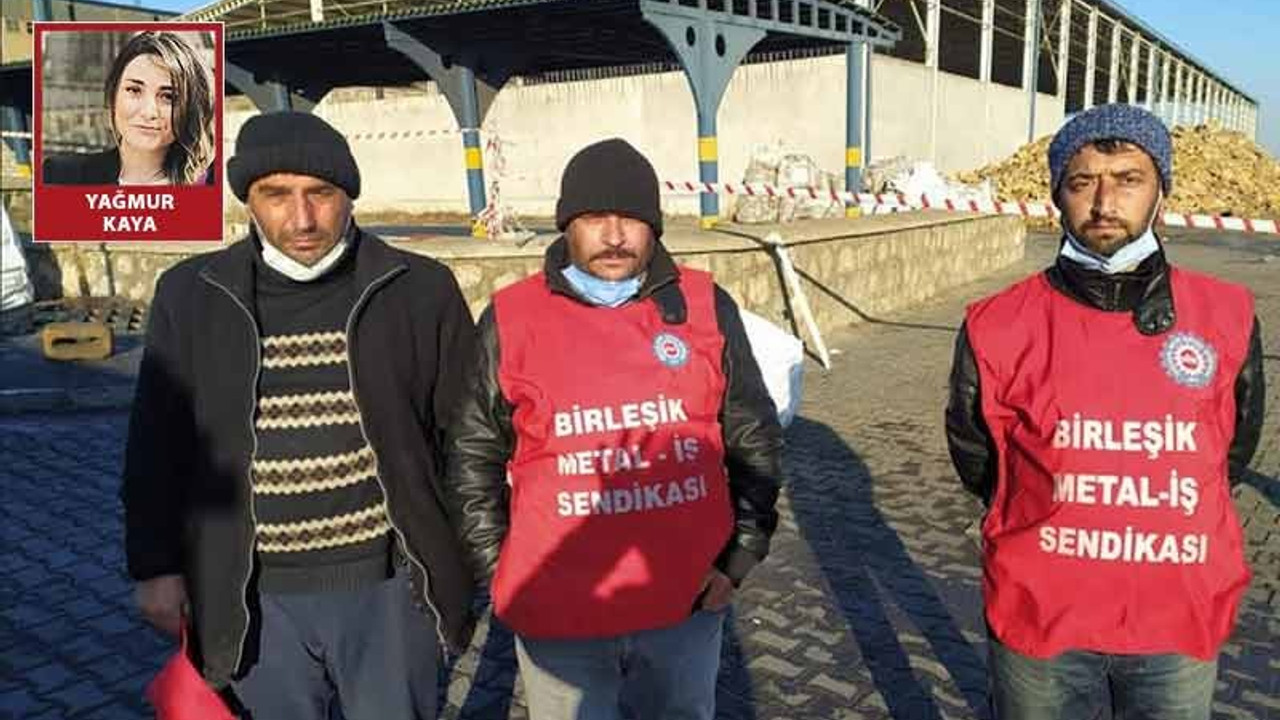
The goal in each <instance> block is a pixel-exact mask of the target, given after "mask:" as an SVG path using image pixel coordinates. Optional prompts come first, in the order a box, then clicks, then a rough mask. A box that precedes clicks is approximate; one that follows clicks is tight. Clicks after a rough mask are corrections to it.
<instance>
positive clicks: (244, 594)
mask: <svg viewBox="0 0 1280 720" xmlns="http://www.w3.org/2000/svg"><path fill="white" fill-rule="evenodd" d="M201 277H202V278H204V280H205V282H207V283H209V284H211V285H213V286H214V287H216V288H218V289H219V290H221V291H222V292H224V293H226V294H227V295H228V296H229V297H230V298H231V300H232V301H233V302H235V304H236V306H237V307H239V308H240V309H241V310H243V311H244V314H245V317H247V318H248V319H249V327H250V329H252V330H253V386H252V388H251V389H250V390H249V398H250V400H251V402H250V403H249V436H250V437H252V438H253V451H252V452H250V453H249V466H248V467H247V468H245V479H246V480H247V481H248V485H249V487H248V490H249V524H250V526H251V529H252V532H251V533H250V536H249V564H248V566H247V569H246V571H245V574H244V579H243V580H242V581H240V606H241V607H242V608H244V629H243V630H241V631H240V642H239V644H238V645H237V647H236V662H235V665H233V666H232V668H231V672H232V673H235V672H236V671H237V670H239V668H240V663H241V662H243V661H244V644H245V640H246V639H248V637H249V626H250V625H251V624H252V623H251V622H250V619H251V612H250V610H249V580H250V579H251V578H252V577H253V555H254V548H255V547H257V544H258V514H257V513H256V512H255V511H254V509H253V460H254V458H256V457H257V456H258V429H257V426H256V423H255V420H256V417H255V416H256V415H257V411H258V382H259V381H260V380H261V379H262V331H261V330H259V329H258V321H257V320H256V319H255V318H254V317H253V313H251V312H249V308H247V307H245V305H244V303H242V302H240V298H238V297H236V294H235V293H233V292H231V291H230V290H228V289H227V288H226V286H224V285H223V284H221V283H219V282H218V281H216V280H214V279H213V278H211V277H209V276H208V275H201Z"/></svg>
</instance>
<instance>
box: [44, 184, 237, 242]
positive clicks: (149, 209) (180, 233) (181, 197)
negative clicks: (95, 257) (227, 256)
mask: <svg viewBox="0 0 1280 720" xmlns="http://www.w3.org/2000/svg"><path fill="white" fill-rule="evenodd" d="M35 208H36V213H35V221H36V225H35V236H36V239H37V240H42V241H60V240H61V241H66V240H114V241H131V242H132V241H143V242H145V241H154V240H181V241H186V242H192V241H200V240H207V241H210V242H221V241H222V189H221V188H220V187H215V186H190V185H187V186H182V185H174V186H166V187H129V186H119V185H114V186H113V185H95V186H67V185H46V186H44V187H43V188H41V189H40V190H39V191H38V193H37V196H36V205H35Z"/></svg>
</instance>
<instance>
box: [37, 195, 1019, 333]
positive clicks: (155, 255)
mask: <svg viewBox="0 0 1280 720" xmlns="http://www.w3.org/2000/svg"><path fill="white" fill-rule="evenodd" d="M771 235H776V237H778V238H779V239H780V240H781V242H782V244H783V245H784V246H785V247H786V249H787V252H788V253H789V254H790V256H791V260H792V263H793V264H794V266H795V267H796V270H797V271H798V273H799V274H800V276H801V277H802V278H803V283H802V288H803V291H804V293H805V295H806V296H807V298H808V301H809V303H810V306H811V308H812V310H813V314H814V317H815V319H816V321H817V323H818V325H819V327H820V328H821V329H822V331H823V332H826V331H829V330H831V329H833V328H836V327H840V326H844V325H848V324H851V323H857V322H863V321H867V320H870V319H875V318H878V317H880V316H883V315H886V314H888V313H892V312H893V311H895V310H899V309H902V308H905V307H909V306H911V305H915V304H918V303H920V302H923V301H926V300H928V299H929V298H931V297H933V296H934V295H936V294H937V293H938V292H940V291H942V290H944V289H946V288H949V287H954V286H957V285H961V284H964V283H966V282H970V281H973V280H976V279H978V278H980V277H982V276H984V275H987V274H989V273H991V272H994V271H996V270H998V269H1000V268H1003V267H1005V266H1007V265H1009V264H1012V263H1014V262H1017V261H1018V260H1020V259H1021V258H1022V256H1023V249H1024V240H1025V235H1026V231H1025V229H1024V226H1023V224H1022V223H1021V222H1020V221H1019V220H1018V219H1017V218H1010V217H992V216H970V215H956V214H946V213H932V212H922V213H904V214H900V215H885V216H875V217H867V218H861V219H858V220H844V219H839V220H811V221H804V222H799V223H793V224H789V225H776V226H751V227H747V226H726V227H725V228H724V229H722V230H719V231H715V232H703V231H699V230H695V229H693V228H692V227H689V226H682V225H679V224H677V225H676V226H675V227H672V228H671V229H669V231H668V233H667V235H666V237H665V238H664V242H665V243H666V245H667V246H668V248H669V249H670V250H671V252H672V253H673V254H675V255H676V256H677V258H678V260H679V261H680V262H682V263H685V264H687V265H690V266H692V267H695V268H700V269H703V270H708V271H710V272H712V273H714V274H715V276H716V279H717V281H718V282H719V283H720V284H721V285H722V286H724V287H725V289H726V290H728V291H729V293H730V294H732V295H733V296H734V298H735V299H737V300H738V302H739V303H740V304H741V305H742V306H743V307H745V308H747V309H749V310H752V311H753V312H756V313H757V314H760V315H762V316H764V317H766V318H768V319H770V320H772V321H773V322H775V323H779V324H782V325H784V326H786V325H787V324H788V323H787V319H788V318H789V317H790V316H791V310H790V309H789V303H791V302H792V300H791V299H790V298H789V297H788V294H787V293H785V292H784V291H783V288H784V286H785V285H784V283H783V281H782V277H781V275H780V273H779V270H778V266H777V263H776V262H775V256H774V254H773V253H772V251H770V250H769V249H768V245H767V244H766V243H764V242H763V239H764V238H766V237H769V236H771ZM552 239H553V238H552V237H549V236H548V237H541V238H538V239H535V240H534V241H532V242H530V243H529V244H528V245H526V246H524V247H514V246H511V245H507V244H502V243H496V242H486V241H477V240H471V239H469V238H443V237H433V238H405V239H393V240H392V242H393V243H394V244H396V245H397V246H399V247H402V248H404V249H405V250H408V251H410V252H415V253H420V254H423V255H428V256H431V257H434V258H436V259H438V260H440V261H442V262H444V263H446V264H448V265H449V266H450V268H452V270H453V272H454V274H455V275H456V276H457V278H458V282H459V285H460V286H461V287H462V290H463V293H464V295H465V296H466V299H467V302H468V304H469V305H470V307H471V309H472V311H473V313H475V314H479V312H480V310H482V309H483V308H484V306H485V304H486V303H487V302H488V298H489V296H490V294H491V293H492V292H493V291H494V290H497V289H499V288H501V287H504V286H506V285H508V284H510V283H512V282H514V281H516V280H519V279H520V278H522V277H525V276H527V275H529V274H530V273H533V272H536V271H537V270H539V269H541V266H542V253H543V251H544V250H545V248H546V245H547V244H548V243H549V242H550V241H551V240H552ZM212 249H216V248H209V247H206V246H200V245H188V246H181V245H167V246H165V247H162V248H161V247H153V246H146V245H132V246H130V245H111V246H106V247H104V246H102V245H81V246H70V245H54V246H51V247H47V248H46V247H42V248H38V252H37V253H36V254H34V255H33V256H32V258H31V259H32V263H31V264H32V267H33V271H32V274H33V280H34V281H35V282H36V283H37V285H38V286H39V287H41V288H48V287H51V286H55V285H56V286H57V287H58V288H60V291H61V295H62V296H65V297H85V296H108V295H115V296H119V297H125V298H128V299H131V300H142V301H147V300H150V298H151V295H152V292H153V291H154V287H155V279H156V276H157V275H158V274H159V273H160V272H162V271H163V270H165V269H166V268H168V267H170V266H172V265H173V264H174V263H176V262H178V261H179V260H181V259H183V258H185V257H189V256H191V255H193V254H195V253H198V252H208V251H210V250H212ZM42 294H44V295H45V296H48V294H47V293H42Z"/></svg>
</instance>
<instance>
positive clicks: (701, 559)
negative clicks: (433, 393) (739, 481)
mask: <svg viewBox="0 0 1280 720" xmlns="http://www.w3.org/2000/svg"><path fill="white" fill-rule="evenodd" d="M680 288H681V291H682V292H683V294H684V297H685V301H686V304H687V306H688V320H687V321H686V322H685V323H683V324H680V325H668V324H666V323H665V322H663V320H662V317H661V314H660V313H659V310H658V308H657V306H656V304H655V303H654V302H652V301H641V302H633V303H628V304H626V305H623V306H621V307H618V308H605V307H593V306H588V305H584V304H583V303H580V302H577V301H575V300H573V299H570V298H567V297H564V296H563V295H559V294H556V293H553V292H552V291H551V290H550V289H549V288H548V287H547V283H546V279H545V277H544V275H543V274H542V273H539V274H537V275H534V276H532V277H530V278H528V279H526V280H524V281H522V282H518V283H516V284H514V285H511V286H509V287H507V288H505V289H504V290H502V291H500V292H498V293H497V294H496V295H495V296H494V299H493V307H494V313H495V319H496V321H497V327H498V340H499V358H500V359H499V365H498V382H499V385H500V386H501V389H502V393H503V396H504V397H505V398H506V399H507V401H508V402H510V403H511V405H512V407H513V415H512V424H513V427H514V430H515V435H516V445H515V450H514V452H513V454H512V457H511V460H510V461H509V463H508V465H507V470H508V475H509V479H510V483H511V507H510V529H509V531H508V533H507V537H506V539H505V541H504V542H503V545H502V552H501V555H500V557H499V561H498V568H497V572H496V574H495V576H494V579H493V604H494V612H495V614H496V615H497V616H498V617H499V618H500V619H501V620H502V621H503V622H504V623H506V624H507V625H509V626H510V627H511V628H512V629H514V630H515V631H516V632H517V633H519V634H521V635H524V636H526V637H535V638H592V637H608V636H613V635H621V634H624V633H630V632H636V631H639V630H648V629H653V628H661V627H668V626H671V625H674V624H677V623H679V622H681V621H682V620H684V619H686V618H687V617H688V616H689V615H690V614H691V612H692V610H693V605H694V601H695V599H696V597H697V595H698V593H699V591H700V589H701V583H702V580H703V578H704V577H705V576H706V574H707V572H708V571H709V570H710V569H711V567H712V564H713V562H714V561H715V558H716V556H717V555H718V554H719V553H720V552H721V551H722V550H723V549H724V547H725V544H726V543H727V542H728V539H729V533H730V530H731V527H732V522H733V511H732V506H731V504H730V500H729V491H728V483H727V479H726V478H727V476H726V474H725V468H724V441H723V437H722V434H721V428H720V421H719V414H720V408H721V402H722V398H723V396H724V390H725V379H724V372H723V369H722V367H721V358H722V350H723V348H724V338H723V336H722V335H721V334H720V330H719V325H718V323H717V321H716V312H715V299H714V285H713V283H712V280H711V276H710V275H708V274H706V273H703V272H698V271H695V270H690V269H684V268H682V269H681V272H680Z"/></svg>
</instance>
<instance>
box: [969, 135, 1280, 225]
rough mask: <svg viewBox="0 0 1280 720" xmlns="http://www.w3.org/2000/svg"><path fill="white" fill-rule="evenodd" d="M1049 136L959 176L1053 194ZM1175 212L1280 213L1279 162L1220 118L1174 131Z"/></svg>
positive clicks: (1009, 196)
mask: <svg viewBox="0 0 1280 720" xmlns="http://www.w3.org/2000/svg"><path fill="white" fill-rule="evenodd" d="M1049 141H1050V138H1048V137H1045V138H1041V139H1040V140H1037V141H1036V142H1034V143H1031V144H1029V145H1024V146H1023V147H1022V148H1020V149H1019V150H1018V151H1017V152H1016V153H1014V154H1013V155H1012V156H1010V157H1009V158H1007V159H1006V160H1003V161H1001V162H999V163H995V164H993V165H989V166H987V167H984V168H980V169H978V170H974V171H972V172H967V173H960V174H959V175H957V176H956V179H957V180H959V181H960V182H962V183H966V184H970V185H977V184H979V183H981V182H983V181H990V182H991V183H992V185H994V187H995V193H996V197H997V199H999V200H1007V201H1008V200H1012V201H1016V200H1023V201H1037V200H1046V199H1048V197H1049V165H1048V159H1047V152H1048V149H1049ZM1173 152H1174V160H1173V167H1174V177H1173V195H1172V196H1171V197H1170V198H1169V200H1168V202H1167V203H1166V204H1165V208H1166V209H1167V210H1169V211H1172V212H1181V213H1204V214H1210V215H1233V216H1236V217H1245V218H1250V219H1252V218H1260V219H1280V162H1277V160H1276V159H1275V158H1274V157H1272V156H1271V155H1269V154H1268V153H1267V151H1266V150H1263V149H1262V148H1261V147H1259V146H1258V145H1257V144H1256V143H1254V142H1253V141H1252V140H1249V139H1248V138H1246V137H1245V136H1244V135H1243V134H1241V133H1239V132H1235V131H1232V130H1226V129H1224V128H1223V127H1222V126H1221V125H1219V124H1218V123H1216V122H1211V123H1209V124H1207V125H1197V126H1194V127H1185V126H1184V127H1179V128H1176V129H1174V131H1173Z"/></svg>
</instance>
